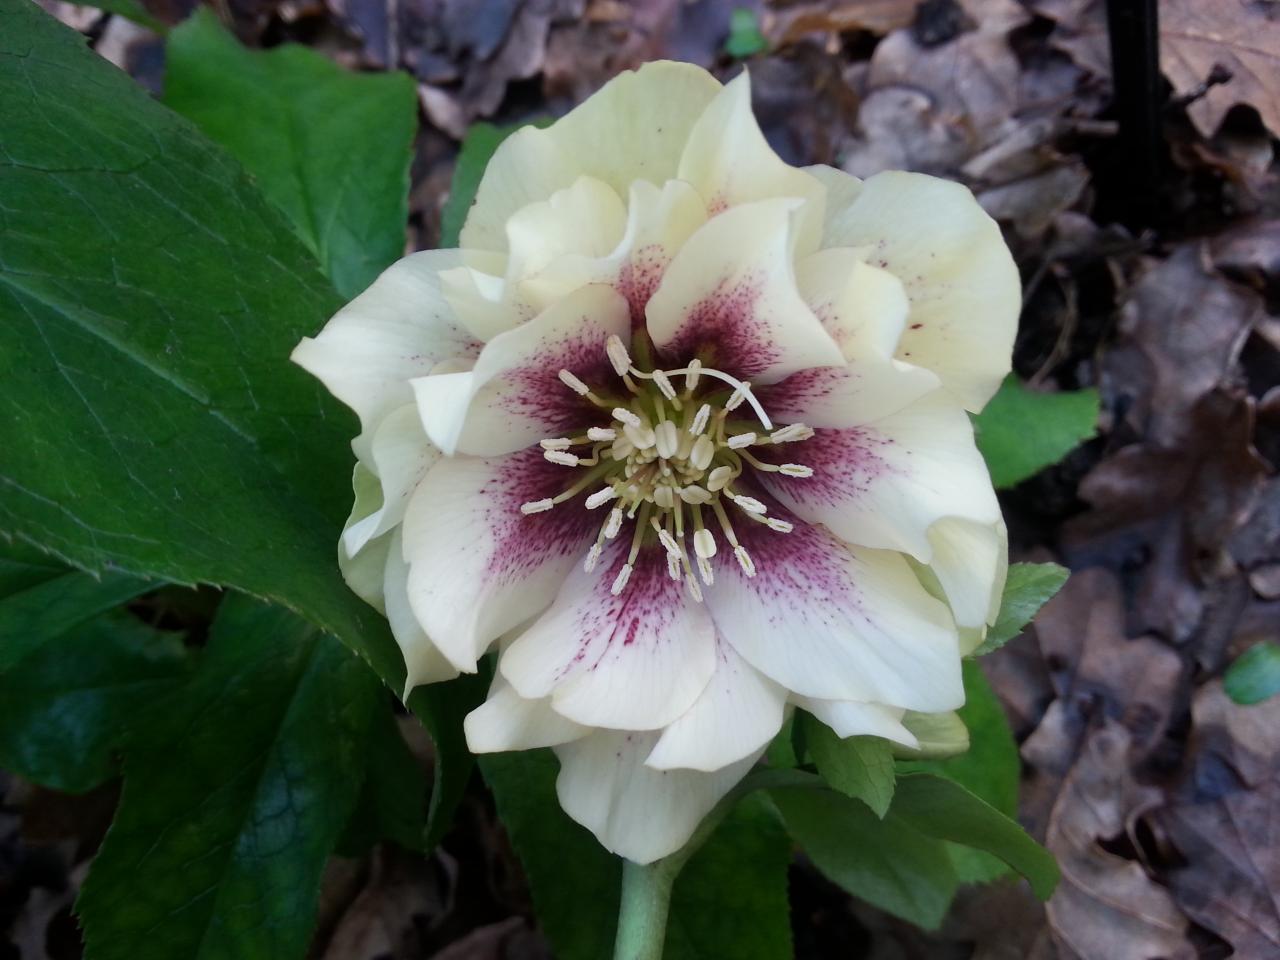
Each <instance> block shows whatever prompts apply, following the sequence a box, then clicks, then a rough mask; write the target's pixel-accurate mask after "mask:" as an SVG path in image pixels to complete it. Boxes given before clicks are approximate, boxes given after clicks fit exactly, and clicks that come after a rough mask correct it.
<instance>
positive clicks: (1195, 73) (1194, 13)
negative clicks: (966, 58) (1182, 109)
mask: <svg viewBox="0 0 1280 960" xmlns="http://www.w3.org/2000/svg"><path fill="white" fill-rule="evenodd" d="M1032 6H1033V8H1034V9H1035V10H1036V11H1037V12H1038V13H1040V14H1042V15H1044V16H1047V17H1050V18H1052V19H1053V20H1056V21H1057V22H1058V29H1057V31H1055V35H1054V43H1055V44H1057V45H1058V46H1059V47H1061V48H1062V49H1064V50H1066V51H1067V52H1069V53H1070V54H1071V55H1072V57H1073V58H1075V60H1076V61H1077V62H1078V63H1080V64H1081V66H1084V67H1087V68H1088V69H1090V70H1092V71H1094V72H1095V73H1098V74H1101V75H1104V76H1105V75H1108V74H1110V72H1111V70H1110V55H1109V52H1108V47H1107V31H1106V24H1107V21H1106V4H1105V0H1035V2H1034V3H1033V4H1032ZM1159 22H1160V68H1161V70H1162V71H1163V72H1164V74H1165V76H1166V77H1168V79H1169V82H1170V83H1171V84H1172V85H1173V89H1174V93H1175V95H1177V96H1179V97H1187V98H1194V99H1193V100H1192V102H1191V103H1190V105H1189V107H1188V112H1189V113H1190V114H1191V119H1192V120H1193V121H1194V122H1195V124H1196V126H1197V127H1198V128H1199V129H1200V132H1201V133H1203V134H1204V135H1205V136H1211V135H1212V134H1213V133H1214V131H1216V130H1217V129H1218V125H1219V124H1220V123H1221V122H1222V118H1223V117H1224V116H1226V114H1227V111H1228V110H1230V109H1231V108H1232V107H1233V106H1235V105H1236V104H1239V103H1243V104H1248V105H1249V106H1251V107H1253V108H1254V109H1255V110H1257V111H1258V114H1259V115H1260V116H1261V117H1262V122H1263V123H1264V124H1266V125H1267V128H1268V129H1270V130H1271V132H1272V133H1273V134H1274V133H1277V132H1280V16H1277V14H1276V11H1275V6H1274V4H1272V3H1269V2H1266V0H1240V2H1234V0H1233V2H1210V3H1206V2H1204V0H1161V3H1160V21H1159Z"/></svg>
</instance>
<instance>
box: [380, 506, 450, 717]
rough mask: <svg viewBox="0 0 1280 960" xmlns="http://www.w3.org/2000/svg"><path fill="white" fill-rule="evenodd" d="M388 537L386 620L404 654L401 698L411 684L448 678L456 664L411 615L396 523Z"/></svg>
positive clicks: (402, 555)
mask: <svg viewBox="0 0 1280 960" xmlns="http://www.w3.org/2000/svg"><path fill="white" fill-rule="evenodd" d="M389 540H390V542H389V544H388V550H387V565H386V569H385V576H384V584H385V590H386V594H385V595H386V611H387V623H388V624H389V625H390V626H391V635H392V636H393V637H395V639H396V643H397V644H399V646H400V653H401V654H402V655H403V656H404V667H405V678H404V699H406V700H407V699H408V698H409V694H410V693H411V692H412V691H413V688H414V687H416V686H418V685H420V684H423V683H437V682H439V681H442V680H452V679H453V678H454V677H456V676H457V675H458V668H457V667H455V666H454V665H453V664H452V663H450V662H449V660H448V659H447V658H446V657H445V655H444V654H443V653H441V652H440V648H439V647H437V646H436V645H435V644H434V643H432V642H431V639H430V638H429V637H428V636H427V634H426V631H425V630H423V629H422V625H421V624H420V623H418V619H417V617H415V616H414V615H413V608H412V607H411V606H410V605H409V566H408V564H406V563H405V561H404V540H403V537H402V531H401V530H400V529H399V528H398V527H397V528H396V529H395V530H394V531H392V532H391V534H390V535H389Z"/></svg>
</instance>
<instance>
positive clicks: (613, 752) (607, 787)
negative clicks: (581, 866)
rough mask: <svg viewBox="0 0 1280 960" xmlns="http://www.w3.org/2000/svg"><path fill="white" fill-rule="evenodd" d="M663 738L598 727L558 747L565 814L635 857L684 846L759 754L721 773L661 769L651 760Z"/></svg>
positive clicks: (648, 859) (646, 858)
mask: <svg viewBox="0 0 1280 960" xmlns="http://www.w3.org/2000/svg"><path fill="white" fill-rule="evenodd" d="M657 740H658V734H656V733H635V732H627V731H621V730H598V731H596V732H595V733H592V734H591V735H590V736H586V737H583V738H582V739H581V740H575V741H573V742H572V743H566V744H564V745H562V746H558V747H556V748H555V751H556V755H557V756H558V757H559V758H560V776H559V777H558V778H556V793H557V794H558V795H559V797H560V805H561V806H562V807H563V808H564V811H565V813H567V814H568V815H569V816H570V817H572V818H573V819H574V820H576V821H577V822H578V823H580V824H582V825H583V826H584V827H586V828H587V829H588V830H590V831H591V832H592V833H594V834H595V836H596V839H597V840H599V841H600V844H601V846H603V847H604V848H605V849H606V850H608V851H609V852H610V853H615V854H617V855H618V856H620V857H626V858H627V859H628V860H631V861H633V862H635V863H642V864H643V863H652V862H653V861H654V860H659V859H661V858H662V857H665V856H667V855H668V854H671V853H675V852H676V851H677V850H679V849H680V848H681V847H683V846H684V845H685V843H686V842H688V840H689V838H690V837H691V836H692V835H693V831H694V830H696V829H697V827H698V824H699V823H701V822H702V818H703V817H705V816H706V815H707V814H708V813H710V812H711V808H712V807H714V806H715V805H716V804H717V803H719V802H720V800H721V798H723V797H724V795H725V794H727V793H728V792H729V791H730V790H732V789H733V788H734V786H736V785H737V783H738V781H739V780H741V779H742V778H743V777H744V776H746V774H747V771H749V770H750V769H751V767H752V766H753V765H754V764H755V761H756V759H757V757H754V756H753V757H748V758H746V759H745V760H740V761H738V762H737V763H734V764H730V765H729V766H727V767H724V768H722V769H720V770H717V771H715V772H714V773H703V772H702V771H700V770H654V769H653V768H652V767H647V766H645V763H644V759H645V757H647V756H648V755H649V753H650V752H651V751H652V750H653V747H654V744H655V743H656V742H657Z"/></svg>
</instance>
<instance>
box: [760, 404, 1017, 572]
mask: <svg viewBox="0 0 1280 960" xmlns="http://www.w3.org/2000/svg"><path fill="white" fill-rule="evenodd" d="M785 452H786V456H787V457H788V458H789V459H791V460H793V461H794V462H796V463H802V464H806V465H808V466H810V467H812V468H813V470H814V474H813V476H812V477H809V478H807V479H793V478H789V477H779V476H774V475H767V476H762V477H761V478H760V480H761V483H763V484H764V485H765V486H766V487H768V489H769V491H770V492H771V493H772V494H773V495H774V496H776V497H777V498H778V499H779V500H780V501H782V502H783V503H784V504H786V506H787V507H788V508H789V509H791V510H794V511H795V512H796V513H797V514H799V515H800V516H801V517H803V518H804V519H806V520H808V521H810V522H812V523H821V524H825V525H826V526H827V527H829V528H830V529H831V530H832V531H833V532H834V533H835V534H836V535H837V536H839V537H841V538H843V539H845V540H848V541H849V542H851V543H857V544H860V545H862V546H866V547H876V548H880V549H888V550H900V551H902V552H903V553H907V554H910V555H911V556H913V557H915V558H916V559H917V560H920V561H923V562H928V561H929V558H930V557H931V556H932V554H933V547H932V545H931V544H930V543H929V537H928V531H929V528H930V527H932V526H933V524H934V523H936V522H937V521H938V520H940V519H942V518H943V517H963V518H965V519H968V520H971V521H974V522H976V523H985V524H991V523H995V522H997V521H998V520H999V519H1000V505H999V504H998V503H997V502H996V496H995V492H994V490H992V487H991V477H990V475H989V474H988V473H987V467H986V463H985V462H984V461H983V459H982V455H981V454H980V453H978V449H977V447H976V446H975V445H974V441H973V428H972V426H971V425H970V423H969V418H968V416H966V415H965V412H964V411H963V410H961V409H960V408H959V407H957V406H955V404H954V402H953V401H952V399H951V398H950V397H948V396H947V395H946V394H945V393H943V392H942V391H937V392H935V393H931V394H929V395H927V396H925V397H923V398H922V399H920V400H917V401H916V402H915V403H913V404H911V405H910V406H908V407H905V408H903V409H902V410H899V411H898V412H897V413H894V414H892V415H891V416H888V417H885V418H884V419H882V420H877V421H875V422H873V423H869V424H866V425H864V426H861V427H854V428H851V429H832V430H825V429H820V430H818V431H817V433H816V435H815V436H814V437H813V438H812V439H809V440H804V441H801V442H798V443H789V444H787V445H786V448H785Z"/></svg>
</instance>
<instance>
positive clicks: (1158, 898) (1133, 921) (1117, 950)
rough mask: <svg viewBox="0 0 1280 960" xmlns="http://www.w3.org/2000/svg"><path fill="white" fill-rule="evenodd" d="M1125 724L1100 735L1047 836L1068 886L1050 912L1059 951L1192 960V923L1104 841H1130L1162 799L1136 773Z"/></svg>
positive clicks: (1104, 959)
mask: <svg viewBox="0 0 1280 960" xmlns="http://www.w3.org/2000/svg"><path fill="white" fill-rule="evenodd" d="M1129 744H1130V737H1129V733H1128V731H1127V730H1125V729H1124V727H1122V726H1120V725H1119V724H1118V723H1114V722H1107V723H1106V724H1104V725H1103V726H1102V727H1100V728H1099V729H1096V730H1094V731H1093V733H1092V735H1091V736H1090V737H1089V739H1088V741H1087V743H1086V745H1085V748H1084V750H1083V751H1082V752H1081V755H1080V759H1079V760H1078V761H1077V762H1076V764H1075V767H1074V768H1073V769H1072V771H1071V773H1070V775H1069V776H1068V777H1067V780H1066V782H1065V783H1064V784H1063V787H1062V792H1061V794H1060V795H1059V797H1058V801H1057V803H1056V804H1055V805H1054V808H1053V813H1052V815H1051V817H1050V821H1049V830H1048V834H1047V837H1046V841H1047V843H1048V846H1049V849H1050V850H1052V851H1053V852H1054V854H1055V855H1056V856H1057V858H1058V864H1059V866H1061V868H1062V883H1061V884H1060V885H1059V887H1058V891H1057V893H1056V894H1054V896H1053V899H1051V900H1050V901H1049V903H1048V904H1047V906H1046V909H1047V911H1048V915H1049V925H1050V927H1051V929H1052V930H1053V935H1054V939H1055V941H1056V942H1057V945H1058V947H1059V950H1060V951H1061V952H1062V953H1063V954H1064V955H1065V956H1068V957H1070V956H1074V957H1079V958H1081V960H1193V958H1194V957H1195V950H1194V949H1193V948H1192V946H1191V944H1190V943H1189V942H1188V940H1187V937H1186V932H1187V926H1188V924H1187V918H1186V916H1185V915H1184V914H1183V913H1182V911H1181V910H1180V909H1179V908H1178V906H1177V904H1176V903H1175V902H1174V900H1173V897H1172V896H1171V895H1170V894H1169V892H1168V891H1167V890H1165V889H1164V888H1163V887H1161V886H1160V885H1158V884H1157V883H1155V882H1154V881H1153V880H1152V879H1151V878H1150V877H1149V876H1148V875H1147V873H1146V871H1145V870H1143V868H1142V866H1141V865H1140V864H1138V863H1136V862H1135V861H1132V860H1126V859H1124V858H1123V857H1120V856H1117V855H1116V854H1113V853H1109V852H1108V851H1107V850H1105V849H1104V848H1103V847H1102V846H1101V845H1100V844H1099V841H1100V840H1105V839H1111V838H1115V837H1118V836H1121V835H1123V834H1124V833H1125V832H1126V830H1127V829H1128V827H1129V824H1130V823H1131V822H1132V819H1133V817H1134V816H1135V815H1136V814H1137V813H1139V812H1141V811H1142V810H1143V809H1145V808H1148V807H1150V806H1152V805H1153V804H1154V803H1156V802H1157V800H1158V798H1159V792H1158V791H1155V790H1153V789H1152V788H1149V787H1143V786H1140V785H1139V784H1138V783H1137V782H1136V781H1134V779H1133V777H1132V775H1131V773H1130V756H1129Z"/></svg>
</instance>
